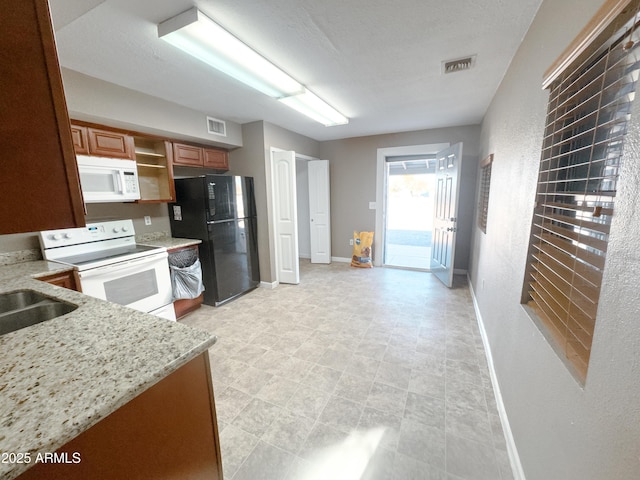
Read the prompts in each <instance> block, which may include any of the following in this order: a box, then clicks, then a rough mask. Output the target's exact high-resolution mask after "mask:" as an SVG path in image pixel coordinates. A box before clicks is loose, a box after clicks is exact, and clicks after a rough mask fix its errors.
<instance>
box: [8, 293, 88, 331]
mask: <svg viewBox="0 0 640 480" xmlns="http://www.w3.org/2000/svg"><path fill="white" fill-rule="evenodd" d="M76 308H78V306H77V305H73V304H71V303H67V302H64V301H62V300H57V299H55V298H51V297H47V296H46V295H42V294H40V293H38V292H35V291H33V290H18V291H15V292H9V293H3V294H0V335H4V334H6V333H11V332H15V331H16V330H20V329H21V328H26V327H30V326H31V325H35V324H37V323H41V322H45V321H47V320H51V319H53V318H56V317H60V316H62V315H65V314H67V313H69V312H72V311H74V310H75V309H76Z"/></svg>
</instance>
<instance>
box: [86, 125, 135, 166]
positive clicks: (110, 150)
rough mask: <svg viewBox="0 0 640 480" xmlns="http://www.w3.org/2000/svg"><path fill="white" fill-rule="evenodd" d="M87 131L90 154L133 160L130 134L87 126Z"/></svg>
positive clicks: (132, 145)
mask: <svg viewBox="0 0 640 480" xmlns="http://www.w3.org/2000/svg"><path fill="white" fill-rule="evenodd" d="M87 133H88V135H89V153H90V154H91V155H97V156H100V157H112V158H125V159H129V160H135V158H136V157H135V153H134V150H135V148H134V143H133V137H132V136H131V135H127V134H126V133H118V132H113V131H110V130H99V129H97V128H88V129H87Z"/></svg>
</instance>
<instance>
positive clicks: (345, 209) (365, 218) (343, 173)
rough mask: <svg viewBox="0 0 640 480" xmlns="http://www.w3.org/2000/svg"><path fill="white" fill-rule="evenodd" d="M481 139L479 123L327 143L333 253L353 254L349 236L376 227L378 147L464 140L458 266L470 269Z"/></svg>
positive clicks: (324, 150)
mask: <svg viewBox="0 0 640 480" xmlns="http://www.w3.org/2000/svg"><path fill="white" fill-rule="evenodd" d="M479 138H480V127H479V126H463V127H451V128H441V129H434V130H420V131H415V132H404V133H394V134H388V135H376V136H370V137H358V138H348V139H344V140H334V141H328V142H322V143H321V144H320V146H321V149H320V154H321V157H322V158H324V159H329V160H330V161H331V246H332V255H333V256H335V257H343V258H351V249H352V247H351V246H349V239H350V238H353V231H354V230H357V231H374V230H375V225H376V217H375V215H376V212H375V210H370V209H369V202H375V201H376V174H377V172H376V169H377V151H378V148H388V147H401V146H408V145H422V144H435V143H446V142H449V143H451V144H452V145H453V144H454V143H458V142H463V144H464V145H463V160H462V171H461V174H460V178H461V186H460V211H459V222H458V228H459V230H458V234H457V241H456V260H455V268H458V269H463V270H466V269H467V266H468V262H469V251H470V245H471V231H472V229H471V223H472V218H473V211H474V201H475V189H476V173H477V166H478V159H479V155H480V146H479ZM378 207H380V206H378ZM376 234H378V233H376ZM375 254H376V253H375V252H374V255H375Z"/></svg>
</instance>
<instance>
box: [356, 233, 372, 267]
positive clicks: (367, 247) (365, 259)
mask: <svg viewBox="0 0 640 480" xmlns="http://www.w3.org/2000/svg"><path fill="white" fill-rule="evenodd" d="M372 245H373V232H360V233H358V232H353V256H352V257H351V266H352V267H359V268H372V267H373V262H372V261H371V246H372Z"/></svg>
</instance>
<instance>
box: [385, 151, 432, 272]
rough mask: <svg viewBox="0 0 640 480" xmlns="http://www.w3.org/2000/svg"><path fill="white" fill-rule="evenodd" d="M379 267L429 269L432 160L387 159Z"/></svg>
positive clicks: (425, 158) (411, 158) (422, 158)
mask: <svg viewBox="0 0 640 480" xmlns="http://www.w3.org/2000/svg"><path fill="white" fill-rule="evenodd" d="M385 166H386V168H385V176H386V181H385V182H384V183H385V185H386V190H385V192H384V193H385V213H386V214H385V225H384V228H385V231H384V235H383V237H384V259H383V265H385V266H389V267H400V268H411V269H417V270H427V271H428V270H429V266H430V262H431V239H432V230H433V208H434V205H433V200H434V188H435V159H434V158H433V156H431V155H426V156H422V157H421V158H416V157H415V156H411V157H387V159H386V162H385Z"/></svg>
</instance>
